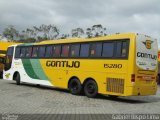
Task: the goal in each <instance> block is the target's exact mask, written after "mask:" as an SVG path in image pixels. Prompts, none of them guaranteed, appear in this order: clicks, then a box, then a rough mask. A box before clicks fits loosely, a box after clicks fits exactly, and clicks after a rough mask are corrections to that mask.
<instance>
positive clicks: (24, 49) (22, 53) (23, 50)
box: [20, 47, 26, 58]
mask: <svg viewBox="0 0 160 120" xmlns="http://www.w3.org/2000/svg"><path fill="white" fill-rule="evenodd" d="M25 54H26V48H25V47H21V52H20V57H22V58H23V57H25Z"/></svg>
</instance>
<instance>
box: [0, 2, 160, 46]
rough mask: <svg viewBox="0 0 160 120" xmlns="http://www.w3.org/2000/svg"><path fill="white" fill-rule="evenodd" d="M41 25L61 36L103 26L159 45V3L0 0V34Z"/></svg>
mask: <svg viewBox="0 0 160 120" xmlns="http://www.w3.org/2000/svg"><path fill="white" fill-rule="evenodd" d="M41 24H46V25H49V24H54V25H56V26H57V27H58V28H59V29H60V31H62V32H63V33H69V32H70V31H71V29H74V28H78V27H81V28H84V29H85V28H87V27H91V26H92V25H95V24H102V25H103V26H104V27H106V28H107V30H106V31H107V33H108V34H114V33H117V32H119V33H127V32H136V33H142V34H146V35H149V36H152V37H154V38H157V39H158V42H159V43H160V0H0V33H2V31H3V30H4V28H5V27H7V26H8V25H13V26H15V27H16V28H17V29H18V30H23V29H26V28H30V27H32V26H39V25H41Z"/></svg>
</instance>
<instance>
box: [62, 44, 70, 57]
mask: <svg viewBox="0 0 160 120" xmlns="http://www.w3.org/2000/svg"><path fill="white" fill-rule="evenodd" d="M69 48H70V46H69V45H63V46H62V53H61V57H68V56H69Z"/></svg>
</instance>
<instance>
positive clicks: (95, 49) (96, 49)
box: [90, 43, 102, 57]
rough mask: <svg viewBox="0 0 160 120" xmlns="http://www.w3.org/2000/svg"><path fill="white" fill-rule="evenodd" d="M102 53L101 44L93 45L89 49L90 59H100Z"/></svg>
mask: <svg viewBox="0 0 160 120" xmlns="http://www.w3.org/2000/svg"><path fill="white" fill-rule="evenodd" d="M101 53H102V43H93V44H91V48H90V56H91V57H101Z"/></svg>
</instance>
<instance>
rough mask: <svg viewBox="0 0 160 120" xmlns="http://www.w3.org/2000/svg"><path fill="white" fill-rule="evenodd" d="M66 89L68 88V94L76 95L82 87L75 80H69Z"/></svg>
mask: <svg viewBox="0 0 160 120" xmlns="http://www.w3.org/2000/svg"><path fill="white" fill-rule="evenodd" d="M68 87H69V91H70V93H71V94H73V95H78V94H80V93H81V91H82V85H81V83H80V81H79V80H78V79H77V78H74V79H71V81H70V82H69V85H68Z"/></svg>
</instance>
